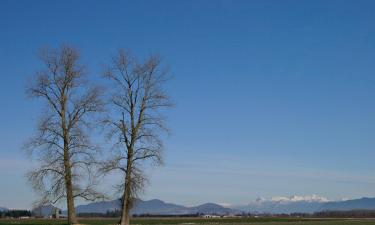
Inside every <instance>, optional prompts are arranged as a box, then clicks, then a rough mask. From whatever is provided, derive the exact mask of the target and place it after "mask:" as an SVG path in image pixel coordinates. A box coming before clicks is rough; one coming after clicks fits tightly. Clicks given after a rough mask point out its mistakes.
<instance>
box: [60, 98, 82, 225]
mask: <svg viewBox="0 0 375 225" xmlns="http://www.w3.org/2000/svg"><path fill="white" fill-rule="evenodd" d="M62 99H63V101H62V107H61V108H62V109H61V114H62V117H61V128H62V130H63V139H64V169H65V188H66V204H67V208H68V224H69V225H71V224H76V223H78V221H77V218H76V212H75V207H74V195H73V182H72V167H71V164H70V152H69V131H68V129H67V125H66V118H65V108H66V97H65V95H64V94H63V97H62Z"/></svg>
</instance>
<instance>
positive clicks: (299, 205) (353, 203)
mask: <svg viewBox="0 0 375 225" xmlns="http://www.w3.org/2000/svg"><path fill="white" fill-rule="evenodd" d="M305 197H306V196H305ZM313 197H315V198H309V199H305V198H304V196H291V197H287V198H284V197H283V198H282V199H281V200H280V199H277V200H264V199H258V200H256V201H254V202H251V203H249V204H248V205H244V206H237V207H236V209H239V210H242V211H244V212H251V213H273V214H277V213H287V214H290V213H296V212H297V213H314V212H320V211H329V210H330V211H334V210H342V211H345V210H359V209H367V210H375V198H361V199H355V200H347V201H328V200H327V199H325V198H320V197H319V196H313Z"/></svg>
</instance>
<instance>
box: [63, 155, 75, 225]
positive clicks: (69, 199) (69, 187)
mask: <svg viewBox="0 0 375 225" xmlns="http://www.w3.org/2000/svg"><path fill="white" fill-rule="evenodd" d="M64 166H65V187H66V204H67V207H68V224H69V225H70V224H76V223H77V218H76V212H75V207H74V196H73V184H72V169H71V166H70V160H69V152H68V150H66V151H64Z"/></svg>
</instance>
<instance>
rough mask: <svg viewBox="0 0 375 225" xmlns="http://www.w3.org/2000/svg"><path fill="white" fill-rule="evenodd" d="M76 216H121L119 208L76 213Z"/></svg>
mask: <svg viewBox="0 0 375 225" xmlns="http://www.w3.org/2000/svg"><path fill="white" fill-rule="evenodd" d="M77 215H78V217H105V218H115V217H120V216H121V211H120V210H115V211H107V212H106V213H78V214H77Z"/></svg>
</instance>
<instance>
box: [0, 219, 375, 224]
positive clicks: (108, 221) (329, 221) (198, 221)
mask: <svg viewBox="0 0 375 225" xmlns="http://www.w3.org/2000/svg"><path fill="white" fill-rule="evenodd" d="M116 222H118V219H102V218H100V219H81V220H80V223H82V224H89V225H112V224H116ZM13 224H14V225H17V224H20V225H65V224H66V221H64V220H48V219H39V220H34V219H30V220H16V219H14V220H0V225H13ZM131 224H139V225H148V224H149V225H194V224H195V225H199V224H203V225H204V224H206V225H209V224H210V225H237V224H238V225H246V224H249V225H375V219H291V218H223V219H202V218H162V219H160V218H136V219H133V220H132V221H131Z"/></svg>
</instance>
